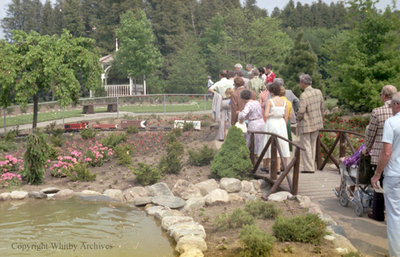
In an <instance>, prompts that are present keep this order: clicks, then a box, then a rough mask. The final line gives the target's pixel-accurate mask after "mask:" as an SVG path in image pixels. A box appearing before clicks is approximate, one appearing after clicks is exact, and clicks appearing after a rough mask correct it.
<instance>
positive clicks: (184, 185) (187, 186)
mask: <svg viewBox="0 0 400 257" xmlns="http://www.w3.org/2000/svg"><path fill="white" fill-rule="evenodd" d="M172 193H174V195H177V196H179V197H181V198H182V199H185V200H187V199H189V198H192V197H199V196H202V195H201V192H200V189H198V188H197V187H196V186H195V185H193V184H192V183H190V182H189V181H187V180H183V179H178V181H176V183H175V185H174V187H173V188H172Z"/></svg>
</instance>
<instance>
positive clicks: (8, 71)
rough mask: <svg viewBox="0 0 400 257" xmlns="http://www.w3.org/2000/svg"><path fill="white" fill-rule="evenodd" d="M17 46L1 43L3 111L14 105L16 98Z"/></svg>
mask: <svg viewBox="0 0 400 257" xmlns="http://www.w3.org/2000/svg"><path fill="white" fill-rule="evenodd" d="M14 52H15V46H14V45H11V44H9V43H7V42H6V41H5V40H1V41H0V103H1V107H2V108H3V109H5V108H7V107H8V106H10V105H11V104H12V100H13V99H14V96H15V88H14V85H15V80H16V78H17V65H16V59H15V58H14V55H13V53H14Z"/></svg>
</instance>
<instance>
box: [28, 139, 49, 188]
mask: <svg viewBox="0 0 400 257" xmlns="http://www.w3.org/2000/svg"><path fill="white" fill-rule="evenodd" d="M48 149H49V147H48V145H47V143H46V139H45V137H44V135H43V134H42V133H37V134H31V135H29V136H28V137H27V146H26V151H25V154H24V171H23V174H22V176H23V178H24V179H25V180H26V181H27V182H28V183H31V184H36V185H37V184H40V183H42V180H43V173H44V170H45V165H46V161H47V154H48Z"/></svg>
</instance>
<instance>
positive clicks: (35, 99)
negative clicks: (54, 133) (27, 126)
mask: <svg viewBox="0 0 400 257" xmlns="http://www.w3.org/2000/svg"><path fill="white" fill-rule="evenodd" d="M38 112H39V96H38V94H37V93H36V95H34V96H33V123H32V130H33V131H35V130H36V126H37V117H38Z"/></svg>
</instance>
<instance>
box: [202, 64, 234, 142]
mask: <svg viewBox="0 0 400 257" xmlns="http://www.w3.org/2000/svg"><path fill="white" fill-rule="evenodd" d="M227 76H228V72H227V71H226V70H222V71H221V72H220V73H219V78H220V80H219V81H218V82H215V84H214V85H212V86H211V87H210V88H209V89H208V92H210V93H212V94H215V93H218V94H220V95H221V97H222V103H221V111H220V117H219V128H218V140H219V141H224V139H225V134H226V133H225V127H226V129H229V127H230V124H231V108H230V105H229V102H230V98H227V97H226V94H225V92H226V90H227V89H228V88H231V89H233V88H234V86H233V81H232V80H228V79H227Z"/></svg>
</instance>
